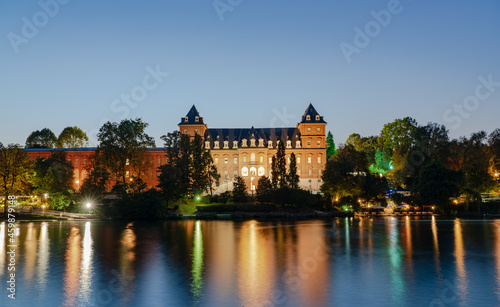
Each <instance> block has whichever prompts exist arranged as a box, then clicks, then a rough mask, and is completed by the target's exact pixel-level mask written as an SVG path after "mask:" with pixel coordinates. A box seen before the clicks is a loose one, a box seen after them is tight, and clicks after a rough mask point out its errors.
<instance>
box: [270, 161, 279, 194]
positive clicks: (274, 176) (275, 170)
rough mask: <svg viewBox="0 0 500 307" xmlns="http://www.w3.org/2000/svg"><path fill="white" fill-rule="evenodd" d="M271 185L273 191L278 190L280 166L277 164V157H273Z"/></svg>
mask: <svg viewBox="0 0 500 307" xmlns="http://www.w3.org/2000/svg"><path fill="white" fill-rule="evenodd" d="M271 175H272V177H271V184H272V187H273V190H276V189H277V188H278V165H277V163H276V156H275V155H273V158H272V164H271Z"/></svg>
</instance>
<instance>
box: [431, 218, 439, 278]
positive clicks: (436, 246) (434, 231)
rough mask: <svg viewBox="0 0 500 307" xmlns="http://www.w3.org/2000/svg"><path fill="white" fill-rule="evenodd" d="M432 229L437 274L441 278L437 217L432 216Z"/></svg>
mask: <svg viewBox="0 0 500 307" xmlns="http://www.w3.org/2000/svg"><path fill="white" fill-rule="evenodd" d="M431 229H432V246H433V249H434V266H435V270H436V274H437V275H438V276H439V277H440V278H441V264H440V260H439V241H438V227H437V223H436V217H434V216H432V220H431Z"/></svg>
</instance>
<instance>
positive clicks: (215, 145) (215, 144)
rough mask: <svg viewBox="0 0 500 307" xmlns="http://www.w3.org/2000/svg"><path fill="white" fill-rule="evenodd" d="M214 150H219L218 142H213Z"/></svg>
mask: <svg viewBox="0 0 500 307" xmlns="http://www.w3.org/2000/svg"><path fill="white" fill-rule="evenodd" d="M214 149H219V141H215V142H214Z"/></svg>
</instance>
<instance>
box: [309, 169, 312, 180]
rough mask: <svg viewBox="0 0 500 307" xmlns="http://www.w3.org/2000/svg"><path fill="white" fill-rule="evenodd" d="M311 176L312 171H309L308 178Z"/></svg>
mask: <svg viewBox="0 0 500 307" xmlns="http://www.w3.org/2000/svg"><path fill="white" fill-rule="evenodd" d="M311 176H312V170H309V178H311Z"/></svg>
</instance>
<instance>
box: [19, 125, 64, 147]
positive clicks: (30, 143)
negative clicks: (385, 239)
mask: <svg viewBox="0 0 500 307" xmlns="http://www.w3.org/2000/svg"><path fill="white" fill-rule="evenodd" d="M56 142H57V138H56V135H55V134H54V133H53V132H52V131H51V130H50V129H48V128H44V129H42V130H36V131H33V132H32V133H31V134H30V135H29V136H28V138H27V139H26V148H54V146H55V145H56Z"/></svg>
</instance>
